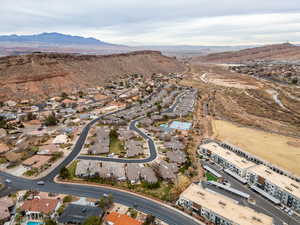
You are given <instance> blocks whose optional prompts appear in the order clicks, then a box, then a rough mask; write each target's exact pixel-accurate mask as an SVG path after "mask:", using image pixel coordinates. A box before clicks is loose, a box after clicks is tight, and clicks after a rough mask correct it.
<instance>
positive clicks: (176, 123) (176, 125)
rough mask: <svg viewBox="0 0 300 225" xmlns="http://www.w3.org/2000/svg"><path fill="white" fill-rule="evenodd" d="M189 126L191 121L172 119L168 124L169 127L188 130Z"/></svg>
mask: <svg viewBox="0 0 300 225" xmlns="http://www.w3.org/2000/svg"><path fill="white" fill-rule="evenodd" d="M191 126H192V123H188V122H180V121H173V122H172V123H171V125H170V128H172V129H178V130H189V129H190V128H191Z"/></svg>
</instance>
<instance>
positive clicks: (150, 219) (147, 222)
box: [143, 214, 155, 225]
mask: <svg viewBox="0 0 300 225" xmlns="http://www.w3.org/2000/svg"><path fill="white" fill-rule="evenodd" d="M154 221H155V216H153V215H151V214H148V215H147V217H146V219H145V222H144V223H143V225H152V224H154Z"/></svg>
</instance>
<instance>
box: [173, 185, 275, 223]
mask: <svg viewBox="0 0 300 225" xmlns="http://www.w3.org/2000/svg"><path fill="white" fill-rule="evenodd" d="M177 204H178V205H180V206H182V207H184V208H186V209H188V210H190V211H192V212H193V213H194V214H196V215H198V216H200V217H201V218H202V219H204V220H205V221H207V222H211V223H213V224H216V225H272V224H274V223H273V218H271V217H269V216H267V215H265V214H262V213H258V212H256V211H254V210H253V209H251V208H248V207H245V206H242V205H239V204H238V203H237V202H236V201H234V200H232V199H229V198H227V197H225V196H223V195H220V194H217V193H215V192H212V191H210V190H208V189H204V188H203V187H202V186H201V185H197V184H194V183H193V184H191V185H190V186H189V187H188V188H187V189H186V190H185V191H184V192H182V193H181V195H180V198H179V200H178V201H177Z"/></svg>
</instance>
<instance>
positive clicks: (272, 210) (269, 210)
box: [204, 162, 300, 225]
mask: <svg viewBox="0 0 300 225" xmlns="http://www.w3.org/2000/svg"><path fill="white" fill-rule="evenodd" d="M204 164H207V165H208V166H209V167H211V168H213V169H215V170H216V171H218V173H220V174H221V175H222V176H223V177H224V178H225V179H227V180H228V181H229V182H230V184H231V186H232V187H233V188H236V189H238V190H240V191H242V192H245V193H247V194H249V195H250V198H253V199H255V201H256V204H255V206H251V205H250V204H249V205H247V206H248V207H251V208H254V209H255V210H257V211H259V212H262V213H265V214H268V215H270V216H272V217H273V218H274V219H275V221H281V222H282V221H283V222H286V223H288V224H289V225H299V224H300V220H299V218H294V217H290V216H289V215H287V214H286V213H284V212H283V211H282V210H280V209H279V208H277V207H276V206H275V205H274V204H273V203H271V202H270V201H269V200H267V199H266V198H264V197H262V196H261V195H259V194H258V193H256V192H254V191H252V190H251V189H250V188H248V187H247V186H246V185H243V184H242V183H240V182H239V181H237V180H236V179H235V178H233V177H231V176H230V175H228V174H227V173H225V172H223V171H222V170H220V167H219V166H216V165H212V164H210V163H207V162H206V163H204ZM277 224H279V223H277Z"/></svg>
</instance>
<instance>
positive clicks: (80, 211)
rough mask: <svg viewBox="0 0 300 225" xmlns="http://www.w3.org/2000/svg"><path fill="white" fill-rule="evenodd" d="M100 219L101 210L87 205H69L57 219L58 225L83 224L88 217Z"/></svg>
mask: <svg viewBox="0 0 300 225" xmlns="http://www.w3.org/2000/svg"><path fill="white" fill-rule="evenodd" d="M91 216H96V217H102V216H103V210H102V209H101V208H99V207H95V206H88V205H77V204H69V205H68V206H67V207H66V208H65V210H64V211H63V213H62V214H61V216H60V217H59V218H58V222H59V223H60V224H74V225H75V224H78V225H79V224H83V223H84V221H86V220H87V219H88V218H89V217H91Z"/></svg>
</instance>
